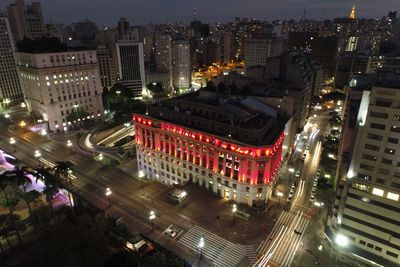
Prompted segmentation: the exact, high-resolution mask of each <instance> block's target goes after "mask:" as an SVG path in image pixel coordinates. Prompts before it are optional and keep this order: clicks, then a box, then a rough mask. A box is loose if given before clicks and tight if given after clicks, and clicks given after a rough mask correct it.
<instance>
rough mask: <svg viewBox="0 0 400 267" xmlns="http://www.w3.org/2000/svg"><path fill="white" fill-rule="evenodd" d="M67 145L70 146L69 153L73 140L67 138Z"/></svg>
mask: <svg viewBox="0 0 400 267" xmlns="http://www.w3.org/2000/svg"><path fill="white" fill-rule="evenodd" d="M67 147H68V148H69V153H71V152H72V150H71V147H72V142H71V140H67Z"/></svg>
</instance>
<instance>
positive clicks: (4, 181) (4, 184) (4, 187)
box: [0, 173, 22, 246]
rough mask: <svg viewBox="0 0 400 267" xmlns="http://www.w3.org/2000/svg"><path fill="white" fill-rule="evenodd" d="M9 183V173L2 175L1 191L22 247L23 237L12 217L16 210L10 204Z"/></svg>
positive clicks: (0, 175) (0, 176)
mask: <svg viewBox="0 0 400 267" xmlns="http://www.w3.org/2000/svg"><path fill="white" fill-rule="evenodd" d="M8 181H9V177H8V175H7V173H2V174H0V190H1V191H2V192H3V194H4V198H5V200H6V203H7V207H8V211H9V215H10V216H11V217H10V218H11V223H12V225H13V227H14V228H15V233H16V235H17V238H18V243H19V246H21V245H22V239H21V235H20V233H19V226H18V225H17V222H16V221H15V220H14V218H15V217H14V216H12V215H13V214H14V210H13V208H12V207H11V205H10V203H11V202H10V197H9V196H8V194H7V183H8ZM3 236H5V235H4V233H3ZM7 242H8V240H7Z"/></svg>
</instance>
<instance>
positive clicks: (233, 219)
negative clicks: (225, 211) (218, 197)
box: [232, 204, 237, 222]
mask: <svg viewBox="0 0 400 267" xmlns="http://www.w3.org/2000/svg"><path fill="white" fill-rule="evenodd" d="M236 212H237V206H236V204H233V206H232V222H235V213H236Z"/></svg>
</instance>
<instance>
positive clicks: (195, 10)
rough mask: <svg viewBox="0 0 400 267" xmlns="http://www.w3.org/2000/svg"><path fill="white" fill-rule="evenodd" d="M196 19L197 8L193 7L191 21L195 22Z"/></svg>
mask: <svg viewBox="0 0 400 267" xmlns="http://www.w3.org/2000/svg"><path fill="white" fill-rule="evenodd" d="M196 18H197V8H196V6H193V21H196Z"/></svg>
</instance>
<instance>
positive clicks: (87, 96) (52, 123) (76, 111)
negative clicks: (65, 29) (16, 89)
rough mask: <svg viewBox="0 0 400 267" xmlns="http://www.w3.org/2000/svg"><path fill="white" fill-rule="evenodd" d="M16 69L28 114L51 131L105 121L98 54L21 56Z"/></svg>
mask: <svg viewBox="0 0 400 267" xmlns="http://www.w3.org/2000/svg"><path fill="white" fill-rule="evenodd" d="M17 65H18V68H19V71H20V81H21V87H22V91H23V93H24V96H25V100H26V103H27V106H28V110H29V111H30V112H31V113H32V114H33V115H34V116H35V118H37V119H40V120H42V121H44V122H47V127H48V129H49V130H50V131H57V132H58V131H63V130H64V131H66V130H68V129H70V128H73V127H76V126H78V125H81V124H83V123H86V121H87V120H95V121H100V120H102V115H103V102H102V97H101V94H102V86H101V81H100V72H99V65H98V61H97V57H96V51H93V50H86V51H65V52H56V53H38V54H34V53H23V52H18V53H17Z"/></svg>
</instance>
